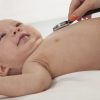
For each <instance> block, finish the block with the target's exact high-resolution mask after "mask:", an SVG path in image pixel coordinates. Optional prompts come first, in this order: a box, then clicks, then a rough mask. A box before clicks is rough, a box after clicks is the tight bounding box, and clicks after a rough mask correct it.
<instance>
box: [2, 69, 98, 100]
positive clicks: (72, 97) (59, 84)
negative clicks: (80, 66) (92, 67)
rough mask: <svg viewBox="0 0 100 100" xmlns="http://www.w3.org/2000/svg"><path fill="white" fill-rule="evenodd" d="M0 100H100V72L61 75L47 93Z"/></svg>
mask: <svg viewBox="0 0 100 100" xmlns="http://www.w3.org/2000/svg"><path fill="white" fill-rule="evenodd" d="M16 92H17V91H16ZM0 100H100V71H83V72H76V73H71V74H67V75H63V76H60V77H57V78H56V79H55V80H54V83H53V85H52V87H51V88H50V89H48V90H47V91H44V92H41V93H38V94H32V95H27V96H22V97H16V98H1V99H0Z"/></svg>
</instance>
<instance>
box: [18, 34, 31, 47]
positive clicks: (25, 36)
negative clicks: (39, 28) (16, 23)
mask: <svg viewBox="0 0 100 100" xmlns="http://www.w3.org/2000/svg"><path fill="white" fill-rule="evenodd" d="M29 37H30V34H26V33H25V34H21V35H20V37H19V39H18V42H17V46H18V45H19V44H24V43H26V42H27V41H28V40H29Z"/></svg>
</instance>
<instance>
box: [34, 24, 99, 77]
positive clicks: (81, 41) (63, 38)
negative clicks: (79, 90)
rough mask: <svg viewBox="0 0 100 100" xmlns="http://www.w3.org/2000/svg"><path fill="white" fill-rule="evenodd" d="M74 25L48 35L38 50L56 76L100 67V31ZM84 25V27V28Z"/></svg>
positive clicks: (40, 56)
mask: <svg viewBox="0 0 100 100" xmlns="http://www.w3.org/2000/svg"><path fill="white" fill-rule="evenodd" d="M78 26H79V25H76V26H72V30H71V27H69V28H68V30H67V29H62V30H59V31H57V32H55V33H53V34H52V35H50V36H48V37H47V38H46V39H45V40H44V42H43V43H42V44H41V46H40V47H39V48H38V50H37V51H36V54H38V58H39V60H41V62H44V63H47V65H48V67H47V68H48V70H49V71H50V72H51V74H52V75H53V76H54V77H56V76H59V75H62V74H65V73H70V72H75V71H81V70H93V69H99V68H100V33H99V32H97V33H96V32H95V30H92V31H91V30H87V31H86V30H85V29H84V28H85V27H87V26H84V25H83V26H82V25H81V26H80V28H81V31H80V28H78ZM82 27H83V28H82Z"/></svg>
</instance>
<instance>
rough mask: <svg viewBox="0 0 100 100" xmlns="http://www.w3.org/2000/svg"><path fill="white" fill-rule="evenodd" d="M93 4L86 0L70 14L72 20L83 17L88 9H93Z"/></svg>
mask: <svg viewBox="0 0 100 100" xmlns="http://www.w3.org/2000/svg"><path fill="white" fill-rule="evenodd" d="M92 8H93V6H92V5H91V4H90V2H89V3H88V2H87V1H85V2H84V3H83V4H82V5H81V6H80V7H79V8H77V9H76V10H75V11H74V12H73V13H72V15H71V16H70V18H69V19H70V20H72V21H75V20H77V19H79V18H81V17H82V16H83V15H84V14H85V13H86V12H87V11H89V10H91V9H92Z"/></svg>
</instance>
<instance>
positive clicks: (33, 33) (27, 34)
mask: <svg viewBox="0 0 100 100" xmlns="http://www.w3.org/2000/svg"><path fill="white" fill-rule="evenodd" d="M41 40H42V38H41V35H40V33H39V32H38V31H37V30H35V29H34V28H32V27H30V26H26V25H24V24H22V23H20V22H17V21H14V20H2V21H0V75H2V76H5V75H9V74H19V73H21V69H22V66H23V63H24V62H25V60H26V59H27V57H28V56H30V55H31V54H32V52H33V51H34V50H35V49H36V48H37V46H38V45H39V44H40V42H41Z"/></svg>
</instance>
